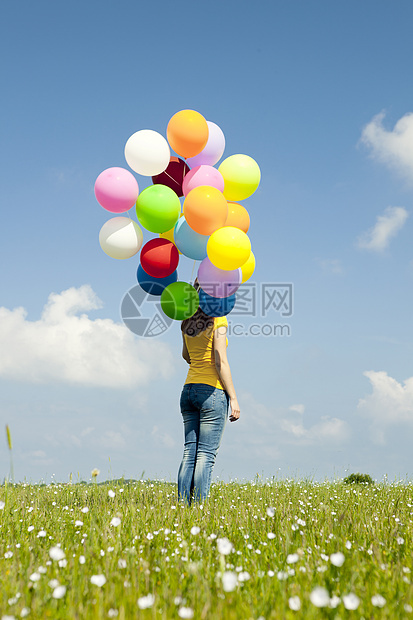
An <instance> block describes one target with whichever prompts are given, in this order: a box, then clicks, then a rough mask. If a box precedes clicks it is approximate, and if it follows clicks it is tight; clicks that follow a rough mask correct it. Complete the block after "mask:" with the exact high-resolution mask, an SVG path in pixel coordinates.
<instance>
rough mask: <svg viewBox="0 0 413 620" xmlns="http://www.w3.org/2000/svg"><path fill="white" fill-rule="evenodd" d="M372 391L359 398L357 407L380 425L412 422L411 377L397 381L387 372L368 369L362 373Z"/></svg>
mask: <svg viewBox="0 0 413 620" xmlns="http://www.w3.org/2000/svg"><path fill="white" fill-rule="evenodd" d="M363 374H364V375H365V376H366V377H367V378H368V379H369V381H370V383H371V386H372V388H373V391H372V393H371V394H369V395H368V396H366V398H362V399H360V400H359V403H358V408H359V409H360V410H361V411H362V412H363V413H364V414H366V415H367V416H369V417H371V418H373V419H374V420H375V421H376V422H377V423H378V424H380V425H391V424H394V423H399V422H413V377H410V378H409V379H406V380H405V381H403V384H402V383H399V382H398V381H397V380H396V379H394V378H393V377H389V375H388V374H387V372H384V371H378V372H376V371H374V370H368V371H366V372H364V373H363Z"/></svg>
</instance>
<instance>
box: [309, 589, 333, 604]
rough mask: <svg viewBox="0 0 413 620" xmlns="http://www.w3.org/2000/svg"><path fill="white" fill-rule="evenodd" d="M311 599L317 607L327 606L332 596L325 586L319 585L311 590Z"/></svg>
mask: <svg viewBox="0 0 413 620" xmlns="http://www.w3.org/2000/svg"><path fill="white" fill-rule="evenodd" d="M310 601H311V602H312V604H313V605H315V607H327V605H328V604H329V602H330V597H329V595H328V592H327V590H326V589H325V588H321V587H317V588H314V590H313V591H312V592H311V594H310Z"/></svg>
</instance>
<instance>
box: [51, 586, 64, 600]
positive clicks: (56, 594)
mask: <svg viewBox="0 0 413 620" xmlns="http://www.w3.org/2000/svg"><path fill="white" fill-rule="evenodd" d="M65 594H66V586H57V588H55V589H54V590H53V593H52V596H53V598H63V597H64V595H65Z"/></svg>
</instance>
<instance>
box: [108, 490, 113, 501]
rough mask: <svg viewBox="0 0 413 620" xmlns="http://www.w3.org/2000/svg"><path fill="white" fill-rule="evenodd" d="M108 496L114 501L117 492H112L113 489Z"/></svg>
mask: <svg viewBox="0 0 413 620" xmlns="http://www.w3.org/2000/svg"><path fill="white" fill-rule="evenodd" d="M108 495H109V497H111V498H112V499H113V498H114V497H115V491H112V489H109V491H108Z"/></svg>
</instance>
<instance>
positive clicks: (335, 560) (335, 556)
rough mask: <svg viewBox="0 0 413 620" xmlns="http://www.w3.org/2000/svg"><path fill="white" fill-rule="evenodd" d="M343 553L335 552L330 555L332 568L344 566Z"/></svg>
mask: <svg viewBox="0 0 413 620" xmlns="http://www.w3.org/2000/svg"><path fill="white" fill-rule="evenodd" d="M344 560H345V557H344V553H341V551H337V553H332V554H331V555H330V562H331V563H332V564H333V565H334V566H339V567H340V566H343V564H344Z"/></svg>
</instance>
